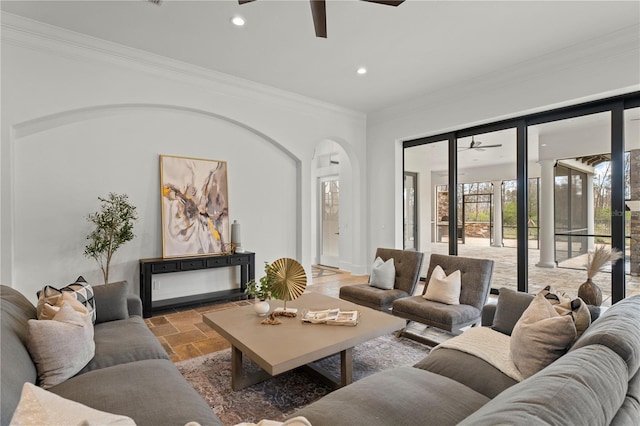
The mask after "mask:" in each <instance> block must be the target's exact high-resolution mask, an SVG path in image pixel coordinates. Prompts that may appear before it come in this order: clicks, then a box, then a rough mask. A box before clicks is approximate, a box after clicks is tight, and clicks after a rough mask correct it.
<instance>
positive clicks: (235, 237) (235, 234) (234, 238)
mask: <svg viewBox="0 0 640 426" xmlns="http://www.w3.org/2000/svg"><path fill="white" fill-rule="evenodd" d="M241 241H242V240H241V239H240V224H239V223H238V221H237V220H234V221H233V223H232V224H231V243H232V244H233V245H234V246H235V251H236V252H238V253H242V252H243V251H244V250H243V249H242V242H241Z"/></svg>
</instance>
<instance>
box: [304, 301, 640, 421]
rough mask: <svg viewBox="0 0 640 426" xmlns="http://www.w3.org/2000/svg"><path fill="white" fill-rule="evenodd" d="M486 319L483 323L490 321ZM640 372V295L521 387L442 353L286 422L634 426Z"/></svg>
mask: <svg viewBox="0 0 640 426" xmlns="http://www.w3.org/2000/svg"><path fill="white" fill-rule="evenodd" d="M511 307H513V305H511ZM525 308H526V305H525V307H524V308H522V310H523V309H525ZM522 310H520V313H521V312H522ZM507 313H508V314H510V315H511V316H514V315H513V312H507ZM492 314H493V311H491V312H490V313H489V314H486V313H485V315H484V317H483V319H484V321H489V322H490V323H491V321H492ZM503 314H504V311H503ZM504 319H505V315H503V318H502V320H503V321H504ZM515 319H516V320H517V317H516V318H515ZM639 368H640V296H634V297H630V298H627V299H625V300H622V301H620V302H618V303H616V304H615V305H614V306H613V307H611V308H610V309H608V310H607V311H606V312H605V313H604V314H603V315H602V316H601V317H600V318H598V319H597V320H596V321H594V322H593V323H592V324H591V326H590V327H589V328H588V329H587V331H586V332H585V333H584V334H583V335H582V336H581V337H580V338H579V339H578V340H576V341H575V342H574V343H573V345H572V346H571V348H570V349H569V351H568V352H567V353H566V354H565V355H563V356H561V357H560V358H559V359H557V360H556V361H554V362H553V363H552V364H550V365H549V366H547V367H546V368H544V369H542V370H541V371H539V372H538V373H536V374H534V375H533V376H531V377H529V378H527V379H525V380H523V381H521V382H516V381H515V380H513V379H512V378H511V377H509V376H507V375H505V374H504V373H502V372H501V371H500V370H498V369H496V368H494V367H493V365H492V364H489V363H487V362H485V361H484V360H482V359H480V358H477V357H475V356H474V355H470V354H469V353H466V352H464V351H459V350H455V349H444V348H443V349H438V350H435V351H433V352H432V354H430V355H429V356H427V357H426V358H425V359H424V360H422V361H421V362H419V363H418V364H416V365H415V366H413V367H401V368H396V369H391V370H386V371H383V372H380V373H377V374H375V375H372V376H369V377H366V378H364V379H362V380H359V381H357V382H355V383H353V384H351V385H349V386H346V387H344V388H342V389H339V390H337V391H335V392H333V393H331V394H329V395H327V396H325V397H323V398H322V399H320V400H318V401H316V402H314V403H313V404H310V405H308V406H307V407H304V408H303V409H301V410H298V411H297V412H296V413H294V414H293V415H292V417H295V416H304V417H306V418H307V419H308V420H309V421H310V422H311V424H312V425H314V426H325V425H326V426H330V425H350V426H357V425H362V426H372V425H403V426H408V425H439V426H440V425H454V424H460V425H497V424H500V425H507V424H512V425H536V424H549V425H563V426H564V425H608V424H612V425H636V426H637V425H638V424H640V372H639Z"/></svg>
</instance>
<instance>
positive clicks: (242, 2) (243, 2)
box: [238, 0, 256, 4]
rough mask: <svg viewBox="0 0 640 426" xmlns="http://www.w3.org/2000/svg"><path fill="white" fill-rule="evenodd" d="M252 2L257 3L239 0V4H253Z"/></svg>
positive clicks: (250, 0)
mask: <svg viewBox="0 0 640 426" xmlns="http://www.w3.org/2000/svg"><path fill="white" fill-rule="evenodd" d="M252 1H256V0H238V3H239V4H245V3H251V2H252Z"/></svg>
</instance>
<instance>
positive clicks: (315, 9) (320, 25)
mask: <svg viewBox="0 0 640 426" xmlns="http://www.w3.org/2000/svg"><path fill="white" fill-rule="evenodd" d="M253 1H255V0H238V3H240V4H241V5H243V4H245V3H251V2H253ZM309 1H310V3H311V15H312V16H313V26H314V27H315V30H316V37H322V38H327V3H326V1H325V0H309ZM362 1H367V2H369V3H378V4H384V5H387V6H399V5H401V4H402V3H404V1H405V0H362Z"/></svg>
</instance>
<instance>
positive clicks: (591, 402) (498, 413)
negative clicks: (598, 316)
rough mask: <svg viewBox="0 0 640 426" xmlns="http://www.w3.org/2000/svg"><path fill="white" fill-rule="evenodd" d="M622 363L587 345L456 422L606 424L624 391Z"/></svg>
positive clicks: (609, 352)
mask: <svg viewBox="0 0 640 426" xmlns="http://www.w3.org/2000/svg"><path fill="white" fill-rule="evenodd" d="M627 380H628V378H627V366H626V364H625V362H624V361H623V360H622V359H621V358H620V357H618V356H616V354H615V352H613V351H612V350H611V349H609V348H607V347H604V346H601V345H591V346H588V347H585V348H581V349H580V350H577V351H574V352H572V353H570V354H567V355H565V356H563V357H562V358H560V359H559V360H557V361H556V362H554V363H553V364H551V365H550V366H548V367H547V368H545V369H544V370H542V371H540V372H538V373H537V374H535V375H534V376H531V377H530V378H528V379H526V380H524V381H522V382H520V383H518V384H516V385H514V386H512V387H510V388H509V389H506V390H505V391H504V392H502V393H501V394H500V395H498V396H496V397H495V398H494V399H492V400H491V402H489V403H488V404H486V405H484V406H483V407H482V408H480V409H479V410H478V411H476V412H475V413H473V414H472V415H470V416H469V417H467V418H466V419H464V421H462V422H461V423H460V425H461V426H462V425H473V426H479V425H487V426H488V425H492V426H493V425H497V424H510V425H530V424H548V425H608V424H609V423H610V422H611V420H612V419H613V418H614V416H615V414H616V411H617V410H618V408H619V407H620V406H621V405H622V403H623V401H624V399H625V395H626V391H627Z"/></svg>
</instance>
